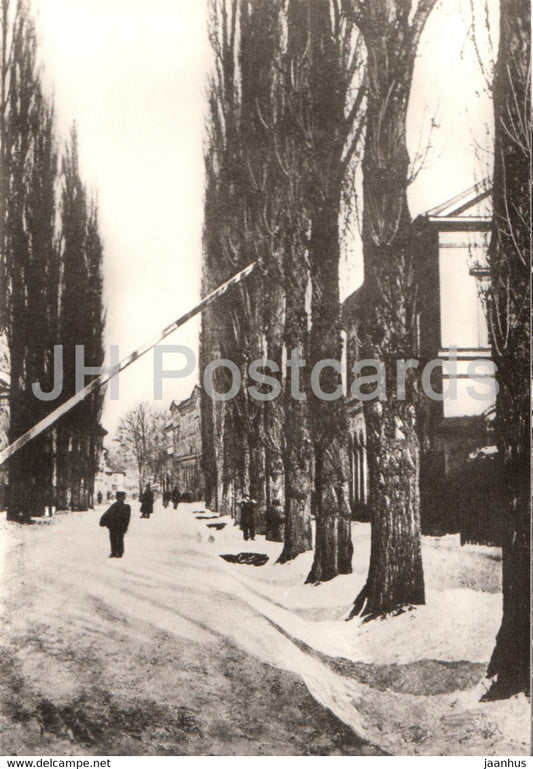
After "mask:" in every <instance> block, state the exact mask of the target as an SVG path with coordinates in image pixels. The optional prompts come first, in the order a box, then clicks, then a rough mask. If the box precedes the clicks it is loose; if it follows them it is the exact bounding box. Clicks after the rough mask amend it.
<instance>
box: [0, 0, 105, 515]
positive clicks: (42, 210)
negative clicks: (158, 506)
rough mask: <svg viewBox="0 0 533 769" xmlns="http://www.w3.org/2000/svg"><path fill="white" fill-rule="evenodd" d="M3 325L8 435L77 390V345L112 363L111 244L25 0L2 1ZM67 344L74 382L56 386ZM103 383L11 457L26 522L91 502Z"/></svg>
mask: <svg viewBox="0 0 533 769" xmlns="http://www.w3.org/2000/svg"><path fill="white" fill-rule="evenodd" d="M1 23H2V28H1V42H0V45H1V73H0V76H1V82H0V88H1V105H0V107H1V109H0V184H1V186H0V207H1V210H0V226H1V232H0V248H1V291H2V297H1V307H2V315H1V319H0V322H1V331H2V333H5V334H6V336H7V340H8V347H9V355H10V370H11V388H10V395H9V434H8V438H9V441H10V442H11V441H13V440H15V439H16V438H18V437H19V436H20V435H21V434H22V433H24V432H25V431H26V430H28V429H29V428H30V427H32V426H33V425H34V424H35V423H37V422H38V421H39V420H41V419H42V418H44V417H45V416H46V415H47V414H48V413H50V412H51V411H52V410H53V409H54V408H56V407H57V406H58V405H59V404H60V403H61V402H63V401H65V400H67V399H68V398H69V397H70V396H72V395H73V394H74V392H75V373H74V352H75V345H83V348H84V354H85V365H86V366H100V365H101V364H102V361H103V356H104V351H103V342H102V336H103V328H104V311H103V303H102V288H103V278H102V258H103V248H102V242H101V239H100V235H99V228H98V211H97V206H96V203H95V202H94V200H91V198H90V196H89V195H88V194H87V191H86V188H85V186H84V184H83V182H82V180H81V178H80V171H79V166H78V147H77V137H76V131H75V130H74V129H72V131H71V134H70V137H69V140H68V142H67V143H66V146H65V147H64V148H63V149H62V150H61V149H60V144H61V142H60V140H59V138H58V136H57V133H56V128H55V121H54V105H53V101H52V99H51V97H50V96H48V95H47V93H46V90H45V88H44V86H43V82H42V78H41V74H40V68H39V64H38V50H37V42H36V32H35V26H34V22H33V20H32V18H31V16H30V10H29V3H28V2H26V0H2V2H1ZM54 345H62V349H63V391H62V394H61V396H60V397H59V398H58V399H54V400H48V401H46V400H41V399H38V398H36V397H35V395H34V394H33V392H32V388H31V385H32V383H33V382H40V384H41V388H42V390H43V391H44V392H50V391H52V388H53V385H54ZM102 399H103V392H102V391H100V392H97V393H95V394H93V395H91V396H90V397H89V398H87V399H86V400H85V401H84V402H82V403H80V404H79V405H78V406H77V407H76V408H75V409H73V410H72V411H71V412H70V413H69V414H68V415H67V416H65V417H64V418H63V419H62V420H61V421H60V422H59V423H57V425H56V426H54V427H53V428H49V429H48V430H47V431H46V432H44V433H43V434H42V435H41V436H39V437H38V438H36V439H34V440H33V441H31V442H30V443H29V444H28V445H27V446H26V447H24V448H23V449H22V450H20V451H19V452H17V453H16V454H15V455H14V456H13V457H12V458H11V460H10V461H9V469H8V471H9V481H8V501H7V514H8V518H9V519H16V520H19V519H27V518H28V517H29V516H30V515H31V514H35V513H36V512H38V511H39V510H41V511H42V510H43V509H44V506H45V505H50V506H52V505H55V506H57V507H59V508H63V509H66V508H69V507H78V508H80V507H87V505H91V504H92V494H93V486H94V475H95V472H96V469H97V462H98V452H99V447H100V444H101V427H100V413H101V407H102Z"/></svg>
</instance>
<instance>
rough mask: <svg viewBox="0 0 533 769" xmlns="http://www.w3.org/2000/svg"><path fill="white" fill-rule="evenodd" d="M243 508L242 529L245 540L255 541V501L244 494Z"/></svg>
mask: <svg viewBox="0 0 533 769" xmlns="http://www.w3.org/2000/svg"><path fill="white" fill-rule="evenodd" d="M239 504H240V506H241V529H242V535H243V537H244V539H252V540H254V539H255V506H256V504H257V502H256V501H255V499H250V495H249V494H243V497H242V499H241V501H240V503H239Z"/></svg>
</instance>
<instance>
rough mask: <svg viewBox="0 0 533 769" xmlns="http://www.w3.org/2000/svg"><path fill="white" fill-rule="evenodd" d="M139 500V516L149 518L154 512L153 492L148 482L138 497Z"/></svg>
mask: <svg viewBox="0 0 533 769" xmlns="http://www.w3.org/2000/svg"><path fill="white" fill-rule="evenodd" d="M139 499H140V502H141V518H149V517H150V516H151V515H152V513H153V512H154V492H153V491H152V489H151V488H150V484H149V483H147V484H146V488H145V490H144V491H143V493H142V494H141V496H140V497H139Z"/></svg>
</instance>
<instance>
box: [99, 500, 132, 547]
mask: <svg viewBox="0 0 533 769" xmlns="http://www.w3.org/2000/svg"><path fill="white" fill-rule="evenodd" d="M125 499H126V492H125V491H117V493H116V500H117V501H116V502H114V503H113V504H112V505H111V507H109V508H108V509H107V510H106V511H105V513H104V514H103V516H102V517H101V518H100V526H107V528H108V529H109V539H110V541H111V555H110V556H109V557H110V558H122V556H123V555H124V534H125V533H126V532H127V530H128V526H129V523H130V515H131V507H130V506H129V505H127V504H126V503H125V501H124V500H125Z"/></svg>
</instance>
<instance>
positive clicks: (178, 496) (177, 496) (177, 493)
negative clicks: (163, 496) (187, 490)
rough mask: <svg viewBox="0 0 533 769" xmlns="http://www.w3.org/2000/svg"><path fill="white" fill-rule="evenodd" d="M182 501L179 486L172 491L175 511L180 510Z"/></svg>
mask: <svg viewBox="0 0 533 769" xmlns="http://www.w3.org/2000/svg"><path fill="white" fill-rule="evenodd" d="M180 499H181V494H180V490H179V489H178V487H177V486H174V488H173V489H172V504H173V505H174V510H177V509H178V505H179V503H180Z"/></svg>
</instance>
